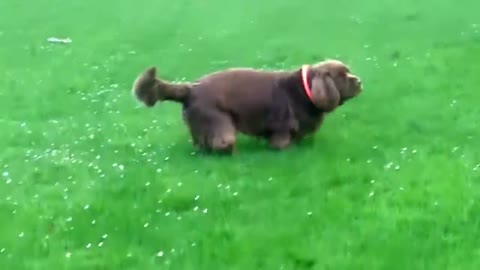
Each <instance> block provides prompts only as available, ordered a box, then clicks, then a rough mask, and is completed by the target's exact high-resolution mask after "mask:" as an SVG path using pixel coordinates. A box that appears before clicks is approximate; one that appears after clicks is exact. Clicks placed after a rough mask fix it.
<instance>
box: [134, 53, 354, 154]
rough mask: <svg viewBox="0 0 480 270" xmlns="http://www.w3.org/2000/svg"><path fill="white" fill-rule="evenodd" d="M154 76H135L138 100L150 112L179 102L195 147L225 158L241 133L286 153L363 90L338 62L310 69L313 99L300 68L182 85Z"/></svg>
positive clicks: (230, 72)
mask: <svg viewBox="0 0 480 270" xmlns="http://www.w3.org/2000/svg"><path fill="white" fill-rule="evenodd" d="M156 73H157V71H156V68H155V67H151V68H148V69H147V70H145V71H144V72H143V73H142V74H140V75H139V76H138V77H137V79H136V80H135V82H134V84H133V89H132V91H133V94H134V96H135V97H136V98H137V99H138V100H140V101H142V102H143V103H144V104H145V105H146V106H148V107H153V106H154V105H155V104H156V103H157V102H159V101H165V100H169V101H175V102H179V103H181V104H182V105H183V119H184V121H185V123H186V124H187V126H188V128H189V130H190V134H191V137H192V140H193V143H194V144H195V145H196V146H197V147H199V148H200V149H203V150H207V151H217V152H226V153H231V152H232V151H233V149H234V146H235V141H236V133H237V132H241V133H243V134H246V135H250V136H255V137H259V138H263V139H266V140H267V141H268V142H269V144H270V145H271V146H272V147H273V148H275V149H283V148H286V147H288V146H289V145H290V144H291V143H292V142H293V141H295V140H300V139H302V138H304V137H305V136H307V135H311V134H313V133H314V132H315V131H316V130H317V129H318V128H319V127H320V125H321V123H322V121H323V118H324V115H325V114H326V113H329V112H332V111H333V110H334V109H335V108H337V107H338V106H340V105H342V104H343V103H344V102H345V101H347V100H349V99H351V98H353V97H355V96H357V95H358V94H360V92H361V90H362V86H361V82H360V79H359V78H358V77H357V76H355V75H353V74H350V70H349V68H348V67H347V66H346V65H345V64H344V63H342V62H340V61H338V60H326V61H323V62H319V63H316V64H314V65H311V66H310V67H309V70H308V73H307V74H308V75H307V78H308V84H309V86H310V88H311V92H312V100H310V99H309V97H308V96H307V94H306V91H305V89H304V86H303V83H302V73H301V69H300V68H298V69H295V70H291V71H263V70H254V69H250V68H232V69H227V70H223V71H218V72H214V73H211V74H207V75H205V76H203V77H201V78H199V79H198V80H197V81H195V82H193V83H181V84H174V83H170V82H167V81H164V80H162V79H159V78H157V74H156Z"/></svg>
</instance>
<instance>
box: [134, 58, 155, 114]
mask: <svg viewBox="0 0 480 270" xmlns="http://www.w3.org/2000/svg"><path fill="white" fill-rule="evenodd" d="M156 73H157V70H156V68H155V67H151V68H148V69H147V70H145V71H144V72H143V73H142V74H140V75H139V76H138V77H137V79H136V80H135V82H134V83H133V86H132V94H133V96H134V97H135V98H137V99H138V100H139V101H141V102H143V103H144V104H145V106H147V107H153V106H154V105H155V103H157V101H158V100H159V98H160V95H159V92H158V91H157V88H158V87H157V86H158V81H157V79H156Z"/></svg>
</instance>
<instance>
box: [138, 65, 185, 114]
mask: <svg viewBox="0 0 480 270" xmlns="http://www.w3.org/2000/svg"><path fill="white" fill-rule="evenodd" d="M193 85H194V84H191V83H171V82H167V81H165V80H162V79H160V78H157V70H156V68H155V67H151V68H148V69H147V70H145V71H144V72H143V73H142V74H141V75H140V76H139V77H138V78H137V79H136V80H135V82H134V84H133V89H132V91H133V93H134V95H135V96H136V97H137V98H138V99H140V100H142V101H144V102H145V103H147V105H148V103H153V104H154V103H155V102H157V101H164V100H169V101H175V102H179V103H183V102H185V100H186V99H187V98H188V96H189V95H190V91H191V90H192V86H193Z"/></svg>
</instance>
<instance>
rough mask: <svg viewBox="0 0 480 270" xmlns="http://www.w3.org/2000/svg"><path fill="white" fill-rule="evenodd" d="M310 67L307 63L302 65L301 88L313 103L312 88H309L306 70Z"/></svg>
mask: <svg viewBox="0 0 480 270" xmlns="http://www.w3.org/2000/svg"><path fill="white" fill-rule="evenodd" d="M309 69H310V66H309V65H303V66H302V83H303V90H305V93H306V94H307V96H308V98H309V99H310V101H311V102H312V103H313V96H312V89H310V85H309V82H308V71H309Z"/></svg>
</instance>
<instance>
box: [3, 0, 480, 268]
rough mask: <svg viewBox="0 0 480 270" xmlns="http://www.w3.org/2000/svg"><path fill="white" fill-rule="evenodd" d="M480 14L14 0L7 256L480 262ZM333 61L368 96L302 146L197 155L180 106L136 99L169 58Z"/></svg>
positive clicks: (8, 20)
mask: <svg viewBox="0 0 480 270" xmlns="http://www.w3.org/2000/svg"><path fill="white" fill-rule="evenodd" d="M479 9H480V4H479V2H478V1H473V0H465V1H463V2H461V3H460V2H459V1H453V0H438V1H433V0H431V1H414V0H404V1H394V0H386V1H380V0H377V1H374V0H366V1H349V0H337V1H306V0H299V1H287V0H277V1H274V0H264V1H262V2H260V1H259V2H258V3H255V2H254V1H252V0H241V1H240V0H237V1H220V0H210V1H186V0H176V1H171V2H170V1H165V0H160V1H146V0H139V1H138V2H137V4H134V1H113V0H107V1H93V0H82V1H59V0H48V1H47V0H35V1H14V0H3V1H1V2H0V113H1V116H0V127H1V129H2V132H1V133H0V149H2V152H1V154H0V221H1V222H0V232H1V234H0V266H1V269H6V270H7V269H8V270H9V269H182V270H189V269H195V270H201V269H202V270H203V269H205V270H210V269H212V270H213V269H232V270H237V269H238V270H240V269H242V270H253V269H283V270H288V269H315V270H320V269H402V270H403V269H435V270H436V269H461V270H467V269H479V267H480V201H479V199H480V165H479V164H480V153H479V149H480V143H479V139H480V138H479V136H480V134H479V128H478V124H475V121H477V120H478V116H479V114H480V107H479V106H478V104H479V102H480V91H479V89H478V87H479V85H480V77H477V76H479V75H480V65H479V63H480V17H479V15H478V10H479ZM51 36H59V37H70V38H72V40H73V42H72V43H71V44H68V45H61V44H51V43H48V42H47V41H46V40H47V38H48V37H51ZM323 58H339V59H341V60H343V61H345V62H347V63H348V64H350V65H351V67H352V69H353V71H354V72H355V73H357V74H358V75H359V76H361V78H362V81H363V82H364V85H365V91H364V93H363V94H362V96H361V97H359V98H357V99H356V100H352V101H351V102H349V103H347V104H345V106H343V107H342V108H340V109H339V110H337V111H335V113H333V114H332V115H330V116H329V117H328V119H327V120H326V122H325V124H324V126H323V127H322V128H321V130H320V131H319V132H318V133H317V134H316V136H315V138H314V140H312V141H310V142H306V143H303V144H301V145H298V146H295V147H292V148H290V149H288V150H286V151H283V152H274V151H270V150H269V149H268V147H266V145H265V144H264V143H262V142H258V141H255V140H254V139H251V138H248V137H244V136H242V137H241V138H240V141H239V145H238V152H237V153H236V154H235V155H234V156H232V157H219V156H201V155H195V154H192V151H193V148H192V146H191V144H190V142H189V137H188V132H187V130H186V128H185V126H184V125H183V123H182V121H181V116H180V106H178V105H177V104H167V103H165V104H161V106H158V107H155V108H154V109H151V110H149V109H146V108H143V107H141V106H139V104H138V103H137V102H136V101H134V100H133V97H132V95H131V93H130V87H131V84H132V82H133V80H134V79H135V77H136V76H137V75H138V74H139V72H141V71H142V70H143V69H144V68H146V67H148V66H151V65H155V66H157V67H158V68H159V72H160V75H161V76H162V77H164V78H167V79H170V80H182V79H183V80H194V79H195V78H196V77H197V76H200V75H202V74H204V73H207V72H210V71H213V70H218V69H222V68H226V67H232V66H251V67H258V68H296V67H299V66H300V65H301V64H303V63H310V62H313V61H318V60H321V59H323ZM100 243H101V244H100ZM158 255H163V256H158Z"/></svg>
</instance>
